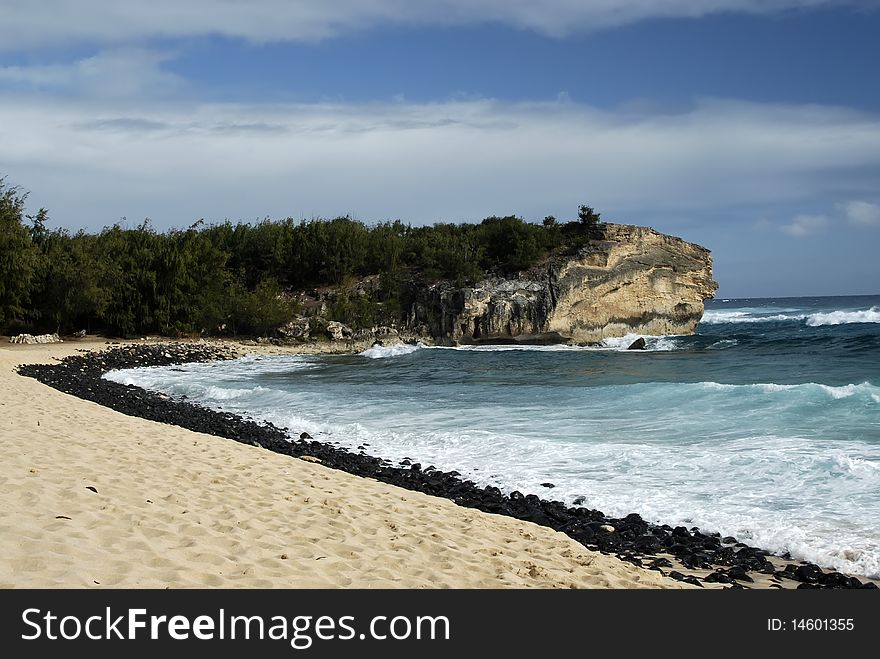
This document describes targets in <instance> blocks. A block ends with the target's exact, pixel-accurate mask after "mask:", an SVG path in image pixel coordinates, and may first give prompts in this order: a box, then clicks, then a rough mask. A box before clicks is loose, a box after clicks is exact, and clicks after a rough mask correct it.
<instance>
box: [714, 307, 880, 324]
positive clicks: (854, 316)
mask: <svg viewBox="0 0 880 659" xmlns="http://www.w3.org/2000/svg"><path fill="white" fill-rule="evenodd" d="M799 321H805V323H806V325H807V326H808V327H822V326H824V325H848V324H851V323H880V307H871V308H870V309H861V310H856V311H853V310H842V309H841V310H837V311H820V312H816V313H804V312H803V311H799V310H796V309H792V310H788V311H787V312H783V313H774V314H767V313H766V312H762V311H760V310H757V309H755V310H744V309H739V310H736V311H715V310H707V311H705V312H704V313H703V317H702V319H701V320H700V322H701V323H702V324H704V325H722V324H725V323H739V324H751V323H780V322H799Z"/></svg>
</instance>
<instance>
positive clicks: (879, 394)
mask: <svg viewBox="0 0 880 659" xmlns="http://www.w3.org/2000/svg"><path fill="white" fill-rule="evenodd" d="M672 386H675V385H672ZM680 386H684V387H687V386H697V387H700V388H702V389H707V390H714V391H731V392H733V391H758V392H762V393H768V394H775V393H781V392H801V393H807V394H824V395H825V396H827V397H828V398H831V399H833V400H840V399H842V398H850V397H851V396H859V395H863V396H865V397H869V398H870V399H871V400H873V401H874V402H880V387H876V386H874V385H873V384H871V383H870V382H862V383H861V384H845V385H841V386H837V387H834V386H830V385H827V384H819V383H817V382H805V383H803V384H775V383H773V382H759V383H755V384H723V383H720V382H699V383H697V384H696V385H680Z"/></svg>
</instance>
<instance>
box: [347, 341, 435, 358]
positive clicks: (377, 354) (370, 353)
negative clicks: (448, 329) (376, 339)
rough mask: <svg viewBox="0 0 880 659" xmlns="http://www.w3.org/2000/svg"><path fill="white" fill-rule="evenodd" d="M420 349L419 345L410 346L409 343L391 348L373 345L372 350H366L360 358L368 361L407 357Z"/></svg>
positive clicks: (420, 345)
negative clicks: (366, 358) (368, 359)
mask: <svg viewBox="0 0 880 659" xmlns="http://www.w3.org/2000/svg"><path fill="white" fill-rule="evenodd" d="M422 347H423V346H422V344H421V343H419V344H418V345H411V344H409V343H400V344H397V345H393V346H380V345H374V346H373V347H372V348H367V349H366V350H364V351H363V352H362V353H360V354H361V357H369V358H370V359H386V358H388V357H399V356H401V355H409V354H411V353H413V352H415V351H416V350H418V349H419V348H422Z"/></svg>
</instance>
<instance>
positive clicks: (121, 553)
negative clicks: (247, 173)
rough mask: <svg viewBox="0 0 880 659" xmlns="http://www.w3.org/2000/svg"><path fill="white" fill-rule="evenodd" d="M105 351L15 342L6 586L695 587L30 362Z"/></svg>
mask: <svg viewBox="0 0 880 659" xmlns="http://www.w3.org/2000/svg"><path fill="white" fill-rule="evenodd" d="M105 347H106V342H104V341H95V342H86V341H78V342H67V343H63V344H51V345H36V346H24V345H7V344H4V345H3V346H2V347H0V383H2V384H0V392H2V393H0V446H2V450H3V454H4V459H3V461H2V464H0V484H2V488H3V492H4V495H3V498H4V502H3V505H2V507H0V587H4V588H17V587H18V588H20V587H40V588H99V587H111V588H112V587H118V588H122V587H128V588H197V587H243V588H270V587H271V588H315V587H330V588H336V587H341V588H344V587H353V588H438V587H442V588H682V587H685V588H687V587H690V586H688V584H683V583H681V582H678V581H674V580H672V579H669V578H666V577H663V576H661V575H660V574H659V573H658V572H656V571H649V570H645V569H641V568H638V567H635V566H633V565H630V564H628V563H625V562H623V561H620V560H619V559H617V558H614V557H611V556H606V555H603V554H600V553H598V552H591V551H589V550H587V549H586V548H584V547H583V546H582V545H580V544H578V543H577V542H575V541H574V540H572V539H571V538H569V537H568V536H566V535H564V534H562V533H559V532H556V531H553V530H551V529H548V528H545V527H541V526H537V525H535V524H532V523H529V522H522V521H518V520H515V519H512V518H509V517H504V516H500V515H492V514H487V513H482V512H479V511H476V510H472V509H467V508H461V507H459V506H456V505H455V504H453V503H451V502H450V501H447V500H445V499H441V498H435V497H430V496H427V495H424V494H420V493H418V492H413V491H409V490H404V489H401V488H397V487H394V486H391V485H386V484H383V483H379V482H376V481H373V480H370V479H365V478H359V477H355V476H351V475H349V474H346V473H343V472H340V471H336V470H331V469H328V468H325V467H323V466H321V465H320V464H313V463H310V462H307V461H305V460H302V459H296V458H291V457H289V456H284V455H279V454H276V453H272V452H270V451H267V450H264V449H261V448H256V447H251V446H247V445H243V444H240V443H237V442H234V441H231V440H227V439H223V438H219V437H214V436H211V435H205V434H200V433H195V432H191V431H188V430H185V429H182V428H178V427H176V426H170V425H166V424H160V423H155V422H151V421H147V420H144V419H139V418H134V417H130V416H126V415H123V414H120V413H117V412H114V411H113V410H110V409H108V408H105V407H102V406H100V405H97V404H94V403H91V402H88V401H84V400H81V399H78V398H75V397H72V396H69V395H66V394H63V393H61V392H59V391H56V390H54V389H52V388H50V387H48V386H45V385H43V384H40V383H39V382H37V381H36V380H33V379H31V378H26V377H21V376H19V375H17V374H16V373H15V368H16V366H18V365H19V364H23V363H49V362H52V361H54V360H56V359H60V358H63V357H65V356H67V355H71V354H76V352H77V351H78V350H83V349H90V350H97V349H102V348H105Z"/></svg>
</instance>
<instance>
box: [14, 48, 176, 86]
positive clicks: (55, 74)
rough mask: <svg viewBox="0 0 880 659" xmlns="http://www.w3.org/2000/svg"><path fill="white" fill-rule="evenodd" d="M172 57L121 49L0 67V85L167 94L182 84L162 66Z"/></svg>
mask: <svg viewBox="0 0 880 659" xmlns="http://www.w3.org/2000/svg"><path fill="white" fill-rule="evenodd" d="M172 57H173V55H172V54H170V53H164V52H156V51H151V50H146V49H139V48H122V49H115V50H110V51H104V52H100V53H98V54H97V55H94V56H92V57H87V58H85V59H80V60H77V61H74V62H70V63H64V64H45V65H31V66H0V85H2V86H5V87H8V88H13V89H19V90H23V91H42V92H50V93H64V94H73V95H76V96H82V97H87V98H89V97H90V98H108V97H109V98H131V97H155V96H157V95H168V94H172V93H176V92H179V91H180V90H182V89H183V88H184V87H185V82H184V81H183V79H181V78H179V77H178V76H176V75H174V74H172V73H168V72H166V71H163V70H162V68H161V64H162V63H163V62H166V61H168V60H170V59H172Z"/></svg>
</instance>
